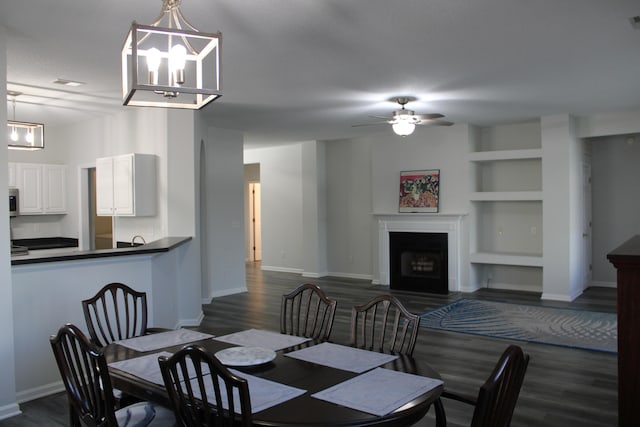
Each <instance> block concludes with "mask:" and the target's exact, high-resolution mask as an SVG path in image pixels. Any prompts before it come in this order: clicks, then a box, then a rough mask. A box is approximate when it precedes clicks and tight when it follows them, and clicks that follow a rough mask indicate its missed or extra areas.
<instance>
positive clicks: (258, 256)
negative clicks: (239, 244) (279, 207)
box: [249, 182, 262, 262]
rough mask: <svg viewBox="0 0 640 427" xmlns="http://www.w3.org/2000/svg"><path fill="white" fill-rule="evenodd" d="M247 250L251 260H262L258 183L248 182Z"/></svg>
mask: <svg viewBox="0 0 640 427" xmlns="http://www.w3.org/2000/svg"><path fill="white" fill-rule="evenodd" d="M249 251H250V260H251V261H254V262H255V261H261V260H262V216H261V213H260V183H259V182H250V183H249Z"/></svg>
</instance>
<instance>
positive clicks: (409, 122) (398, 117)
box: [353, 96, 453, 136]
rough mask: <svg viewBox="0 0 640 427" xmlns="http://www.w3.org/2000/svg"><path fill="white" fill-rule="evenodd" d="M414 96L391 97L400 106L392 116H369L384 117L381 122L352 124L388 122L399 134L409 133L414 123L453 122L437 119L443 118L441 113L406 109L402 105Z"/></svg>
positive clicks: (413, 127)
mask: <svg viewBox="0 0 640 427" xmlns="http://www.w3.org/2000/svg"><path fill="white" fill-rule="evenodd" d="M415 100H416V98H413V97H409V96H402V97H397V98H393V99H392V101H394V102H397V103H398V104H400V105H401V106H402V108H401V109H400V110H396V111H394V112H393V116H392V117H382V116H370V117H373V118H376V119H384V121H383V122H374V123H363V124H359V125H353V126H376V125H381V124H390V125H391V127H392V128H393V131H394V132H395V133H396V134H397V135H400V136H407V135H411V134H412V133H413V131H414V130H415V128H416V125H427V126H451V125H452V124H453V123H452V122H448V121H445V120H438V119H441V118H443V117H444V116H443V115H442V114H438V113H434V114H416V113H415V111H413V110H407V109H405V108H404V106H405V105H406V104H407V103H409V102H411V101H415Z"/></svg>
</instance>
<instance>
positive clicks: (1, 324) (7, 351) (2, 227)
mask: <svg viewBox="0 0 640 427" xmlns="http://www.w3.org/2000/svg"><path fill="white" fill-rule="evenodd" d="M5 40H6V35H5V29H4V27H3V26H1V25H0V82H5V81H6V80H7V76H6V73H7V59H6V46H5ZM0 94H2V98H3V99H6V85H3V86H2V89H0ZM6 121H7V103H6V102H4V103H2V105H0V123H6ZM2 135H3V137H2V139H0V140H1V141H2V142H3V145H6V144H7V143H8V141H7V133H6V132H3V133H2ZM7 151H8V150H0V188H7V186H8V182H7V176H8V170H7ZM4 199H5V200H3V201H2V202H0V212H2V214H0V242H9V213H8V212H9V206H8V202H7V198H6V197H5V198H4ZM0 260H1V261H0V360H1V361H2V363H0V378H2V380H1V381H0V420H1V419H3V418H8V417H10V416H13V415H17V414H18V413H19V412H20V408H19V407H18V404H17V403H16V383H15V371H14V352H13V337H14V333H13V284H12V278H11V255H10V252H9V245H8V244H6V243H5V244H2V245H0Z"/></svg>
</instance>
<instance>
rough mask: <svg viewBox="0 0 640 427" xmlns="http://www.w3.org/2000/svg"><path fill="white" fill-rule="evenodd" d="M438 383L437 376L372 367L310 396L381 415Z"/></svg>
mask: <svg viewBox="0 0 640 427" xmlns="http://www.w3.org/2000/svg"><path fill="white" fill-rule="evenodd" d="M440 385H442V381H441V380H436V379H433V378H428V377H422V376H419V375H413V374H407V373H404V372H397V371H392V370H390V369H384V368H376V369H374V370H372V371H369V372H367V373H364V374H361V375H358V376H357V377H355V378H352V379H350V380H347V381H344V382H342V383H340V384H336V385H334V386H333V387H329V388H327V389H325V390H322V391H320V392H318V393H315V394H312V395H311V397H315V398H317V399H321V400H325V401H327V402H331V403H335V404H337V405H341V406H346V407H348V408H352V409H357V410H358V411H363V412H367V413H369V414H373V415H377V416H383V415H387V414H389V413H391V412H393V411H395V410H396V409H398V408H400V407H402V406H403V405H404V404H406V403H408V402H410V401H412V400H413V399H415V398H416V397H418V396H421V395H422V394H424V393H427V392H429V391H431V390H433V389H434V388H436V387H438V386H440Z"/></svg>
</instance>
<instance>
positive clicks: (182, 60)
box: [122, 0, 222, 110]
mask: <svg viewBox="0 0 640 427" xmlns="http://www.w3.org/2000/svg"><path fill="white" fill-rule="evenodd" d="M180 3H181V0H162V11H161V13H160V15H159V16H158V17H157V18H156V20H155V21H154V22H153V23H152V24H151V25H140V24H138V23H136V22H135V21H134V22H133V23H132V24H131V29H130V30H129V33H128V34H127V37H126V39H125V42H124V46H123V48H122V99H123V105H131V106H139V107H163V108H182V109H191V110H199V109H201V108H202V107H204V106H205V105H207V104H208V103H210V102H211V101H214V100H216V99H217V98H219V97H220V96H222V92H221V71H220V68H221V63H220V49H221V44H222V34H221V33H220V32H217V33H205V32H201V31H199V30H197V29H196V28H195V27H194V26H193V25H191V24H190V23H189V22H188V21H187V20H186V19H185V17H184V15H183V14H182V11H181V10H180Z"/></svg>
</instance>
